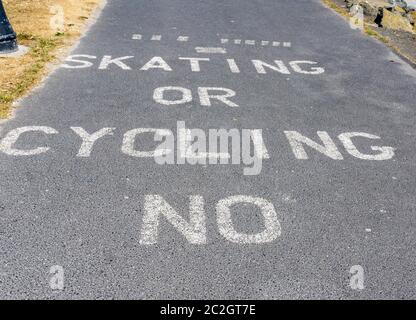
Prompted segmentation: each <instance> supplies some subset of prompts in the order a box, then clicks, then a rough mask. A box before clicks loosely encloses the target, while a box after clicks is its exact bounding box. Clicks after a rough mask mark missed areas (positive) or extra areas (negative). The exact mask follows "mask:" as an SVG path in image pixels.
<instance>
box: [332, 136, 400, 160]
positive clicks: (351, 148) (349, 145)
mask: <svg viewBox="0 0 416 320" xmlns="http://www.w3.org/2000/svg"><path fill="white" fill-rule="evenodd" d="M353 137H363V138H367V139H381V138H380V137H378V136H375V135H373V134H369V133H365V132H346V133H341V134H340V135H339V136H338V139H339V140H341V142H342V143H343V144H344V147H345V150H347V152H348V153H349V154H350V155H352V156H354V157H356V158H358V159H363V160H389V159H391V158H393V157H394V148H392V147H378V146H371V147H370V148H371V150H373V151H380V153H379V154H364V153H361V152H360V151H358V149H357V148H356V147H355V145H354V143H353V142H352V140H351V138H353Z"/></svg>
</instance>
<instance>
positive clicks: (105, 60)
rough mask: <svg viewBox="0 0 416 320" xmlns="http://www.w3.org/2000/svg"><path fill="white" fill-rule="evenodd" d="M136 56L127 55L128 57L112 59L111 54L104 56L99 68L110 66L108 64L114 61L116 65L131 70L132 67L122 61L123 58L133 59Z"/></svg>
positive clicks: (103, 68)
mask: <svg viewBox="0 0 416 320" xmlns="http://www.w3.org/2000/svg"><path fill="white" fill-rule="evenodd" d="M131 58H134V57H133V56H126V57H120V58H115V59H112V58H111V56H104V57H103V59H102V60H101V63H100V66H99V67H98V69H100V70H105V69H107V68H108V66H109V65H110V64H112V63H114V64H115V65H116V66H118V67H120V68H121V69H123V70H131V68H130V67H129V66H128V65H126V64H125V63H124V62H121V60H126V59H131Z"/></svg>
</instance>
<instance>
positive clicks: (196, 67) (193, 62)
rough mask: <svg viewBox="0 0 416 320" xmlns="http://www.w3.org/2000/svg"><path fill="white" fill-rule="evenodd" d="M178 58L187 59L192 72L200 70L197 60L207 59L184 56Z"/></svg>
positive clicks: (205, 59) (204, 59) (206, 59)
mask: <svg viewBox="0 0 416 320" xmlns="http://www.w3.org/2000/svg"><path fill="white" fill-rule="evenodd" d="M179 60H187V61H189V63H190V64H191V70H192V72H200V71H201V67H200V65H199V61H209V58H185V57H179Z"/></svg>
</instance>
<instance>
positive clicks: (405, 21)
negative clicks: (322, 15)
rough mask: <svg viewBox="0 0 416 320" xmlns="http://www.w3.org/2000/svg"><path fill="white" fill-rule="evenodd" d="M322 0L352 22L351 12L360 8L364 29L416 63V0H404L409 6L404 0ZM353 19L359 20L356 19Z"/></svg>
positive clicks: (352, 14) (352, 13)
mask: <svg viewBox="0 0 416 320" xmlns="http://www.w3.org/2000/svg"><path fill="white" fill-rule="evenodd" d="M321 1H322V2H323V3H324V4H325V5H326V6H327V7H329V8H331V9H333V10H334V11H336V12H337V13H339V14H340V15H341V16H343V17H344V18H345V19H347V20H349V21H354V19H355V18H353V16H354V13H356V12H357V8H358V9H360V10H361V12H362V20H361V22H363V32H364V33H366V34H367V35H369V36H371V37H374V38H376V39H378V40H380V41H382V42H384V43H385V44H386V45H388V46H389V47H391V48H392V49H393V50H394V51H396V53H398V54H399V55H401V56H402V57H403V58H405V59H406V60H408V61H409V62H410V63H412V64H413V65H415V66H416V10H415V4H414V3H416V1H414V0H412V1H410V0H409V1H407V2H408V3H409V5H408V4H407V2H406V1H390V0H321ZM410 4H411V5H410ZM351 19H352V20H351ZM356 22H357V23H359V21H358V19H357V20H356Z"/></svg>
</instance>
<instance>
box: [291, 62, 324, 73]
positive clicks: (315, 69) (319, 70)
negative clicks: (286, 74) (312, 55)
mask: <svg viewBox="0 0 416 320" xmlns="http://www.w3.org/2000/svg"><path fill="white" fill-rule="evenodd" d="M289 64H290V66H291V67H292V69H293V71H295V72H297V73H303V74H321V73H324V72H325V69H324V68H320V67H312V68H311V69H310V70H309V71H307V70H303V69H302V68H301V67H300V66H299V65H300V64H317V62H314V61H291V62H289Z"/></svg>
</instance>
